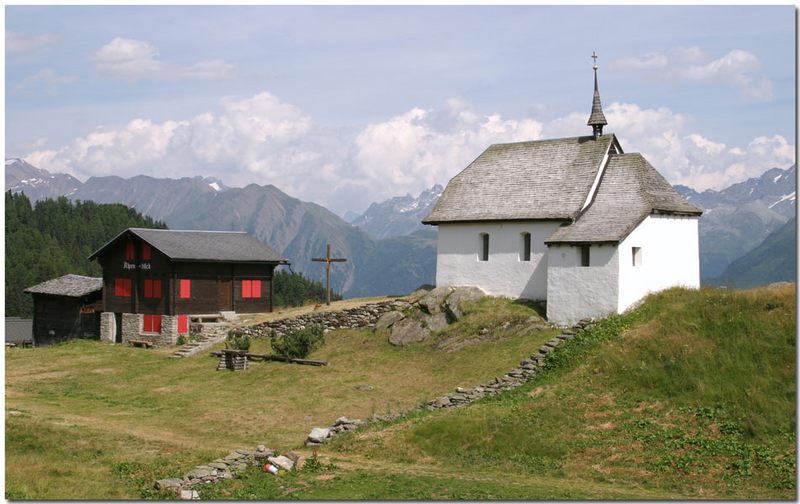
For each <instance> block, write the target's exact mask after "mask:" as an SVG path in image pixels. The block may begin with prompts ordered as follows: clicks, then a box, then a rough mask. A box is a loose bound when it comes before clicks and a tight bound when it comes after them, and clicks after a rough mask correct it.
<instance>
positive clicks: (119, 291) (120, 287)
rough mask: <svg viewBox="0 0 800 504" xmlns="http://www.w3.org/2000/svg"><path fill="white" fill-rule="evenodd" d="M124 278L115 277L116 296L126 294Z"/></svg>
mask: <svg viewBox="0 0 800 504" xmlns="http://www.w3.org/2000/svg"><path fill="white" fill-rule="evenodd" d="M124 281H125V280H124V279H123V278H115V279H114V295H115V296H120V297H121V296H124V295H125V283H124Z"/></svg>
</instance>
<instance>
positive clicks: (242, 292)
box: [89, 228, 287, 346]
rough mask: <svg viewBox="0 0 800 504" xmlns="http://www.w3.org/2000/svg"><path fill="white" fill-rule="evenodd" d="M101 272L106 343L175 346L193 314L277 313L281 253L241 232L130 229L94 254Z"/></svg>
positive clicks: (282, 259)
mask: <svg viewBox="0 0 800 504" xmlns="http://www.w3.org/2000/svg"><path fill="white" fill-rule="evenodd" d="M89 259H90V260H93V259H97V261H98V263H99V264H100V266H101V267H102V268H103V299H102V310H103V314H102V317H101V328H100V333H101V339H103V340H108V341H116V342H126V341H129V340H134V339H137V340H145V341H150V342H151V343H153V344H155V345H160V346H163V345H173V344H175V343H176V341H177V338H178V335H180V334H185V333H187V332H188V331H189V316H191V315H195V314H208V313H219V312H229V311H230V312H237V313H255V312H268V311H272V275H273V271H274V269H275V267H276V266H278V265H279V264H286V263H287V260H286V259H284V258H282V257H281V256H280V254H278V252H276V251H275V250H274V249H272V248H271V247H269V246H267V245H265V244H264V243H261V242H260V241H259V240H257V239H256V238H255V237H253V236H250V235H248V234H247V233H243V232H226V231H174V230H164V229H141V228H129V229H126V230H125V231H123V232H121V233H120V234H119V235H117V236H116V237H114V238H113V239H112V240H111V241H109V242H108V243H106V244H105V245H103V247H101V248H100V249H99V250H98V251H96V252H95V253H93V254H92V255H91V256H89Z"/></svg>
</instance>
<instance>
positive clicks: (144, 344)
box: [128, 339, 153, 348]
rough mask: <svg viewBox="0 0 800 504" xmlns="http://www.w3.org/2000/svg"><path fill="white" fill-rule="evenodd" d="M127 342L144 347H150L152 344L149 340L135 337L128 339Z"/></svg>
mask: <svg viewBox="0 0 800 504" xmlns="http://www.w3.org/2000/svg"><path fill="white" fill-rule="evenodd" d="M128 344H129V345H130V346H135V347H145V348H150V347H152V346H153V343H152V342H151V341H145V340H136V339H132V340H128Z"/></svg>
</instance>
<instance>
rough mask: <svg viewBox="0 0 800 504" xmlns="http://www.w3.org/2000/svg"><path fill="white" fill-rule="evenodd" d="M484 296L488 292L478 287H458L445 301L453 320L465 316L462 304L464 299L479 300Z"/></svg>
mask: <svg viewBox="0 0 800 504" xmlns="http://www.w3.org/2000/svg"><path fill="white" fill-rule="evenodd" d="M484 296H486V293H485V292H483V291H482V290H480V289H479V288H477V287H457V288H456V289H455V290H453V293H452V294H450V295H449V296H447V299H446V300H445V302H444V308H445V311H446V312H447V315H448V316H449V317H450V318H451V319H452V320H453V321H456V320H458V319H460V318H461V317H463V316H464V311H463V308H462V306H461V305H462V303H464V301H477V300H478V299H480V298H482V297H484Z"/></svg>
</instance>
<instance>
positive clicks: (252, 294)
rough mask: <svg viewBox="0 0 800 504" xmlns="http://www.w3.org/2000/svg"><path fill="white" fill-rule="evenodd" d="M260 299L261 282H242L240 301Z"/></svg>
mask: <svg viewBox="0 0 800 504" xmlns="http://www.w3.org/2000/svg"><path fill="white" fill-rule="evenodd" d="M260 297H261V280H242V299H253V298H260Z"/></svg>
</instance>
